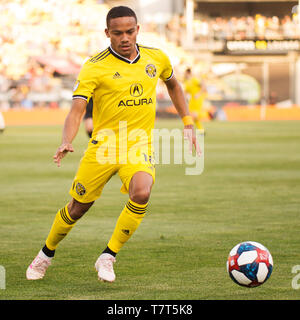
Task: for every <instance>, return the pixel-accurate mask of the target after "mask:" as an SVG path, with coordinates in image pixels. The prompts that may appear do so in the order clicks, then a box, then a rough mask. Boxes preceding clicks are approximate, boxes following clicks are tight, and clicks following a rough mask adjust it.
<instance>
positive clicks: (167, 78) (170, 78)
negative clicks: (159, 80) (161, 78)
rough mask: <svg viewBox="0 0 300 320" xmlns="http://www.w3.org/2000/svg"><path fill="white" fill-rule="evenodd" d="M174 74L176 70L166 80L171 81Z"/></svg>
mask: <svg viewBox="0 0 300 320" xmlns="http://www.w3.org/2000/svg"><path fill="white" fill-rule="evenodd" d="M173 75H174V72H173V70H172V72H171V75H170V76H169V77H168V78H167V79H166V80H165V81H169V80H170V79H171V78H172V77H173Z"/></svg>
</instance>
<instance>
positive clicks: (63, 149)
mask: <svg viewBox="0 0 300 320" xmlns="http://www.w3.org/2000/svg"><path fill="white" fill-rule="evenodd" d="M68 152H74V149H73V146H72V144H71V143H63V144H62V145H61V146H60V147H59V148H58V149H57V151H56V153H55V155H54V156H53V159H54V162H55V163H56V164H57V166H58V167H60V161H61V159H62V158H63V157H65V156H66V154H67V153H68Z"/></svg>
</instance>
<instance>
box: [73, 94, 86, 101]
mask: <svg viewBox="0 0 300 320" xmlns="http://www.w3.org/2000/svg"><path fill="white" fill-rule="evenodd" d="M72 98H73V99H83V100H86V101H87V100H88V97H86V96H82V95H80V94H75V95H73V97H72Z"/></svg>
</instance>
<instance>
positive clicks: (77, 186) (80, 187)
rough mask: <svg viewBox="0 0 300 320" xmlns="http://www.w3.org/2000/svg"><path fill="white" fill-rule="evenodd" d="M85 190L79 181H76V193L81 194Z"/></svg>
mask: <svg viewBox="0 0 300 320" xmlns="http://www.w3.org/2000/svg"><path fill="white" fill-rule="evenodd" d="M85 192H86V190H85V187H84V186H83V185H82V184H81V183H79V182H77V184H76V193H77V194H78V195H80V196H83V195H84V194H85Z"/></svg>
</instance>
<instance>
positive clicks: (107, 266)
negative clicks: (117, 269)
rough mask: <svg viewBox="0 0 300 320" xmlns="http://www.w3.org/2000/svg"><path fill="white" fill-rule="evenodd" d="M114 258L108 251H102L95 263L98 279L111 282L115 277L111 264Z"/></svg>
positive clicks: (114, 260)
mask: <svg viewBox="0 0 300 320" xmlns="http://www.w3.org/2000/svg"><path fill="white" fill-rule="evenodd" d="M115 262H116V258H115V257H113V256H112V255H111V254H109V253H102V254H101V255H100V257H99V258H98V259H97V261H96V263H95V269H96V271H97V272H98V279H99V280H101V281H108V282H113V281H115V279H116V275H115V273H114V268H113V264H114V263H115Z"/></svg>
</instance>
